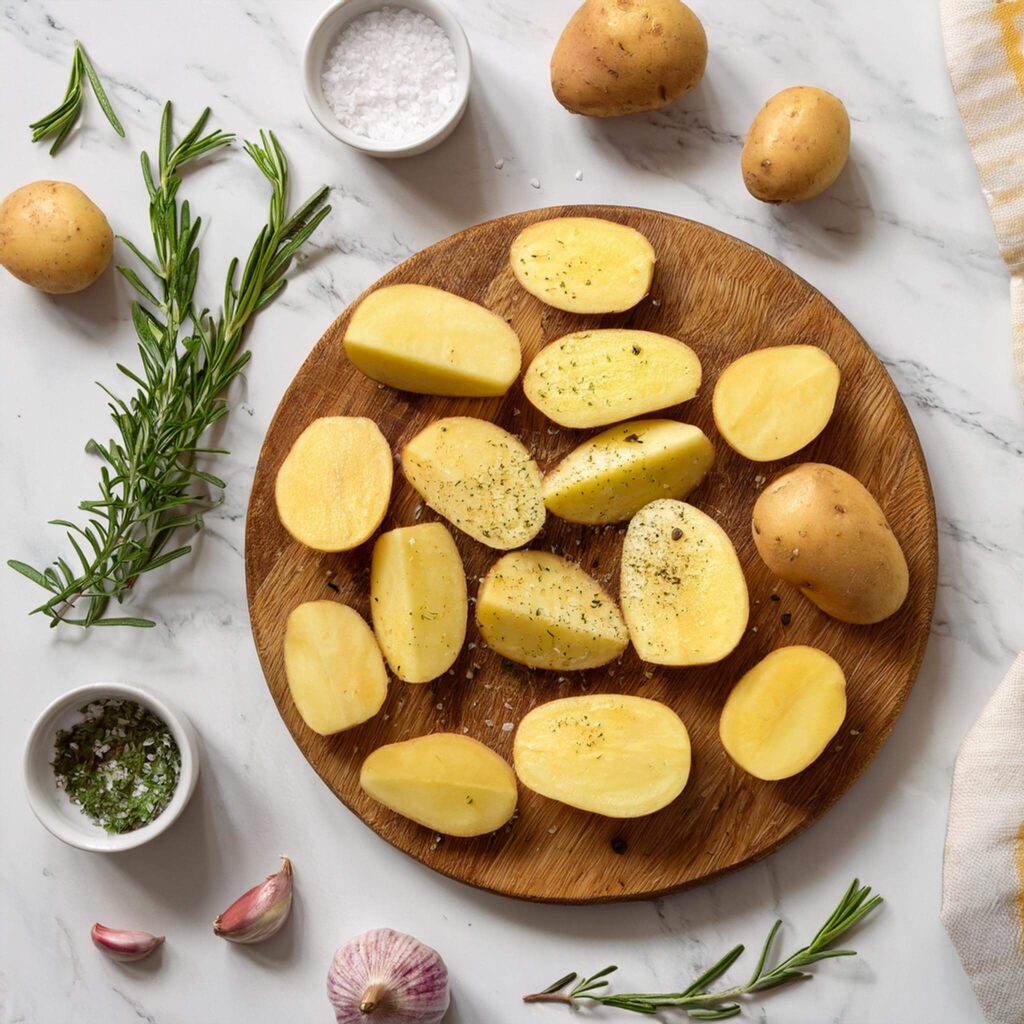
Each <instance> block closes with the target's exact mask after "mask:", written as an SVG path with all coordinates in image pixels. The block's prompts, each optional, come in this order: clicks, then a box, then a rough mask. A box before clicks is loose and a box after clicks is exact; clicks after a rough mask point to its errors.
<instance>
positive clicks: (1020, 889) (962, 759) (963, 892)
mask: <svg viewBox="0 0 1024 1024" xmlns="http://www.w3.org/2000/svg"><path fill="white" fill-rule="evenodd" d="M1022 116H1024V111H1022ZM942 921H943V924H945V926H946V930H947V931H948V932H949V937H950V938H951V939H952V940H953V945H954V946H956V949H957V952H958V953H959V954H960V960H961V962H962V963H963V965H964V970H965V971H966V972H967V975H968V977H969V978H970V979H971V984H972V985H973V986H974V992H975V994H976V995H977V997H978V1002H979V1003H981V1007H982V1009H983V1010H984V1011H985V1017H986V1019H987V1020H988V1022H989V1024H1024V654H1020V655H1018V657H1017V660H1016V661H1015V662H1014V663H1013V667H1012V668H1011V669H1010V671H1009V673H1008V674H1007V676H1006V678H1005V679H1004V680H1003V681H1002V683H1000V685H999V689H997V690H996V692H995V693H994V694H993V695H992V698H991V699H990V700H989V702H988V704H987V705H986V706H985V710H984V711H982V713H981V716H980V717H979V718H978V720H977V721H976V722H975V723H974V725H973V726H972V727H971V731H970V732H969V733H968V734H967V736H966V738H965V739H964V742H963V745H962V746H961V747H960V753H959V754H958V755H957V759H956V768H955V769H954V771H953V794H952V797H951V799H950V805H949V827H948V830H947V832H946V856H945V861H944V864H943V871H942Z"/></svg>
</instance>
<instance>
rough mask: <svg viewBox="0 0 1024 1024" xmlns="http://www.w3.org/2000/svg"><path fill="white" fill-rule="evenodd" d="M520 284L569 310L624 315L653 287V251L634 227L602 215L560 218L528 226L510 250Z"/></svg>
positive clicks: (570, 311) (542, 299)
mask: <svg viewBox="0 0 1024 1024" xmlns="http://www.w3.org/2000/svg"><path fill="white" fill-rule="evenodd" d="M509 259H510V261H511V263H512V271H513V273H514V274H515V275H516V279H517V280H518V281H519V283H520V284H521V285H522V286H523V287H524V288H525V289H526V290H527V291H528V292H529V293H530V294H531V295H534V296H536V297H537V298H538V299H540V300H541V302H546V303H547V304H548V305H549V306H554V307H555V309H564V310H565V311H566V312H569V313H619V312H622V310H625V309H632V308H633V306H635V305H636V304H637V303H638V302H639V301H640V300H641V299H642V298H643V297H644V296H645V295H646V294H647V292H648V291H649V290H650V287H651V278H652V277H653V276H654V249H653V248H652V246H651V243H650V242H648V241H647V239H646V238H644V236H643V235H641V234H640V232H639V231H634V230H633V228H629V227H626V226H625V225H624V224H616V223H615V222H614V221H610V220H601V219H600V218H599V217H556V218H555V219H553V220H542V221H538V222H537V223H536V224H531V225H530V226H529V227H527V228H524V229H523V230H522V231H521V232H520V233H519V234H518V235H517V236H516V239H515V241H514V242H513V243H512V250H511V252H510V253H509Z"/></svg>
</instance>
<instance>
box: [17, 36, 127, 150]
mask: <svg viewBox="0 0 1024 1024" xmlns="http://www.w3.org/2000/svg"><path fill="white" fill-rule="evenodd" d="M86 80H87V81H88V82H89V84H90V85H91V86H92V91H93V94H94V95H95V97H96V99H97V101H98V102H99V105H100V109H102V111H103V113H104V114H106V117H107V120H108V121H109V122H110V123H111V125H112V126H113V129H114V131H115V132H117V134H118V135H120V136H121V138H122V139H123V138H124V128H123V127H122V125H121V122H120V121H119V120H118V119H117V114H115V113H114V108H113V107H112V106H111V105H110V100H109V99H107V94H106V92H105V91H104V89H103V84H102V83H101V82H100V78H99V75H97V74H96V69H95V68H94V67H93V66H92V61H91V60H89V55H88V54H87V53H86V52H85V47H83V46H82V44H81V43H80V42H79V41H78V40H77V39H76V40H75V54H74V56H73V57H72V58H71V77H70V78H69V79H68V87H67V91H66V92H65V93H64V99H63V100H62V101H61V104H60V106H59V107H57V108H56V109H55V110H53V111H51V112H50V113H49V114H47V115H46V116H45V117H41V118H40V119H39V120H38V121H33V122H32V124H30V125H29V129H30V131H31V132H32V141H33V142H39V141H40V139H46V138H50V137H51V136H53V145H52V146H51V147H50V156H54V155H55V154H56V152H57V150H58V149H60V147H61V143H63V142H64V140H65V139H66V138H67V136H68V132H70V131H71V129H72V128H73V127H74V126H75V122H77V121H78V115H79V114H80V113H81V112H82V101H83V100H84V99H85V81H86Z"/></svg>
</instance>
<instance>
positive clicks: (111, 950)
mask: <svg viewBox="0 0 1024 1024" xmlns="http://www.w3.org/2000/svg"><path fill="white" fill-rule="evenodd" d="M90 934H91V935H92V944H93V945H94V946H95V947H96V948H97V949H98V950H99V951H100V952H101V953H103V954H104V955H105V956H108V957H110V959H111V960H119V961H120V962H121V963H123V964H130V963H134V962H135V961H136V960H143V959H145V958H146V957H147V956H149V954H150V953H152V952H153V950H154V949H156V947H157V946H159V945H160V943H161V942H163V941H164V937H163V936H162V935H152V934H151V933H150V932H139V931H131V930H130V929H126V928H108V927H107V926H106V925H102V924H100V923H99V922H98V921H97V922H96V924H94V925H93V926H92V931H91V932H90Z"/></svg>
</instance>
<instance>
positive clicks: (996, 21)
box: [941, 0, 1024, 391]
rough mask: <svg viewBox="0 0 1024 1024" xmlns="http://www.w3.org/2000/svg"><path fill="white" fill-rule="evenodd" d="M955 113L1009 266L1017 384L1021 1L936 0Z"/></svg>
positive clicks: (1022, 339) (1023, 91)
mask: <svg viewBox="0 0 1024 1024" xmlns="http://www.w3.org/2000/svg"><path fill="white" fill-rule="evenodd" d="M941 10H942V37H943V41H944V43H945V46H946V62H947V64H948V65H949V77H950V78H951V79H952V82H953V92H954V93H955V94H956V101H957V105H958V106H959V107H960V117H961V118H962V119H963V122H964V128H965V130H966V132H967V141H968V142H970V144H971V152H972V153H973V154H974V162H975V164H976V165H977V167H978V177H979V178H980V179H981V188H982V191H983V192H984V193H985V199H986V200H987V201H988V207H989V212H990V213H991V215H992V223H993V224H994V225H995V229H996V239H997V241H998V242H999V251H1000V252H1001V253H1002V256H1003V259H1004V260H1005V261H1006V265H1007V266H1008V267H1009V268H1010V313H1011V318H1012V323H1013V359H1014V365H1015V366H1016V368H1017V381H1018V383H1019V384H1020V387H1021V390H1022V391H1024V46H1022V35H1024V3H1022V2H1021V0H941Z"/></svg>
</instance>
